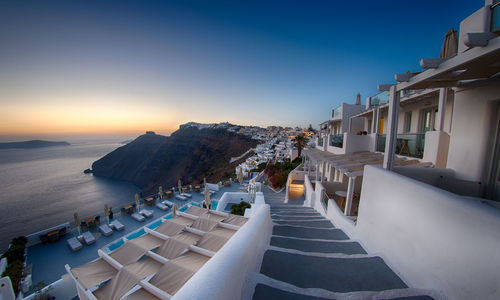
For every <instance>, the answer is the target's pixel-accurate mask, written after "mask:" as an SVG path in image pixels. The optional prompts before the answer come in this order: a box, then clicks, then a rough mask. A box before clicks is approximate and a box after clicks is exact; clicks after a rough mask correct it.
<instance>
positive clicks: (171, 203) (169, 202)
mask: <svg viewBox="0 0 500 300" xmlns="http://www.w3.org/2000/svg"><path fill="white" fill-rule="evenodd" d="M162 203H163V204H165V205H166V206H168V207H172V206H173V205H174V203H173V202H171V201H168V200H164V201H163V202H162Z"/></svg>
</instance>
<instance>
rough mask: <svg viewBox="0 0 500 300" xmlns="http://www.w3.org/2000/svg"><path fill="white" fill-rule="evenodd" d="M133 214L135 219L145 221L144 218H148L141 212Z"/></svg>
mask: <svg viewBox="0 0 500 300" xmlns="http://www.w3.org/2000/svg"><path fill="white" fill-rule="evenodd" d="M131 216H132V218H134V220H136V221H139V222H144V220H146V218H144V217H143V216H142V215H141V214H138V213H133V214H132V215H131Z"/></svg>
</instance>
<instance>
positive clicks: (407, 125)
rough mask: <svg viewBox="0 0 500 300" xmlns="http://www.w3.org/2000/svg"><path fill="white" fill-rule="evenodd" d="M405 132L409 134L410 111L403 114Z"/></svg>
mask: <svg viewBox="0 0 500 300" xmlns="http://www.w3.org/2000/svg"><path fill="white" fill-rule="evenodd" d="M404 130H405V132H411V111H408V112H406V113H405V127H404Z"/></svg>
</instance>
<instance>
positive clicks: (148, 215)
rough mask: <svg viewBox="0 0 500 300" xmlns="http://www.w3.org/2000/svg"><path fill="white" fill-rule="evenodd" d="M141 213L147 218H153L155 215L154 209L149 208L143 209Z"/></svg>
mask: <svg viewBox="0 0 500 300" xmlns="http://www.w3.org/2000/svg"><path fill="white" fill-rule="evenodd" d="M139 213H140V214H141V215H143V216H145V217H146V218H151V217H152V216H153V211H152V210H148V209H141V211H139Z"/></svg>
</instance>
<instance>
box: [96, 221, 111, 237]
mask: <svg viewBox="0 0 500 300" xmlns="http://www.w3.org/2000/svg"><path fill="white" fill-rule="evenodd" d="M99 231H100V232H101V233H102V234H104V235H105V236H110V235H112V234H113V230H112V229H111V228H109V226H108V224H102V225H99Z"/></svg>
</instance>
